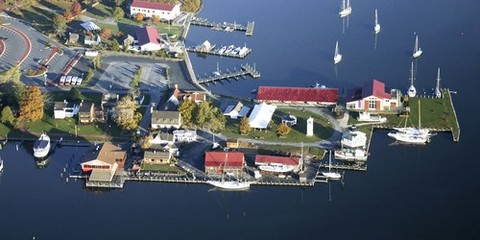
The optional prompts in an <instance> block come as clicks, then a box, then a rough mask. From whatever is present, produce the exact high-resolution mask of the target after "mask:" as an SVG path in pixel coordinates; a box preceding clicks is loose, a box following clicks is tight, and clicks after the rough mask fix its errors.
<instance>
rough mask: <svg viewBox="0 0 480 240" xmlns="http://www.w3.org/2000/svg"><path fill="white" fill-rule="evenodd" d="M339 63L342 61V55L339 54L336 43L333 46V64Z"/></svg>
mask: <svg viewBox="0 0 480 240" xmlns="http://www.w3.org/2000/svg"><path fill="white" fill-rule="evenodd" d="M340 61H342V54H340V50H339V49H338V41H337V43H336V44H335V54H334V55H333V62H334V63H335V64H338V63H339V62H340Z"/></svg>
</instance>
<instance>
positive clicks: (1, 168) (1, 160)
mask: <svg viewBox="0 0 480 240" xmlns="http://www.w3.org/2000/svg"><path fill="white" fill-rule="evenodd" d="M1 171H3V159H2V158H1V157H0V172H1Z"/></svg>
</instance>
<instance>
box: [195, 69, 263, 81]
mask: <svg viewBox="0 0 480 240" xmlns="http://www.w3.org/2000/svg"><path fill="white" fill-rule="evenodd" d="M241 67H242V68H241V70H238V71H233V72H226V73H221V72H218V71H217V72H215V74H214V75H213V76H208V77H204V78H198V79H197V83H199V84H206V83H214V82H217V81H221V80H226V79H229V78H237V79H238V78H240V77H244V76H247V75H250V76H251V77H252V78H259V77H260V72H258V71H257V70H256V67H255V65H254V66H253V67H252V66H250V65H249V64H243V65H241Z"/></svg>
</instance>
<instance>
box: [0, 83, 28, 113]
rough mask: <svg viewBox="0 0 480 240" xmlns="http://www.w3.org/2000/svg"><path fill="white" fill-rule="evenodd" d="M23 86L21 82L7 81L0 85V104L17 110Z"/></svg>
mask: <svg viewBox="0 0 480 240" xmlns="http://www.w3.org/2000/svg"><path fill="white" fill-rule="evenodd" d="M24 89H25V86H24V85H23V83H22V82H14V81H9V82H6V83H3V84H0V103H1V104H2V105H3V106H10V107H13V108H14V109H18V106H19V104H20V100H21V97H22V94H23V90H24Z"/></svg>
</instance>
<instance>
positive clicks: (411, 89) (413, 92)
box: [408, 62, 417, 97]
mask: <svg viewBox="0 0 480 240" xmlns="http://www.w3.org/2000/svg"><path fill="white" fill-rule="evenodd" d="M414 78H415V77H414V74H413V62H412V67H411V69H410V87H409V88H408V96H409V97H415V96H416V95H417V90H416V89H415V86H413V79H414Z"/></svg>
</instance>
